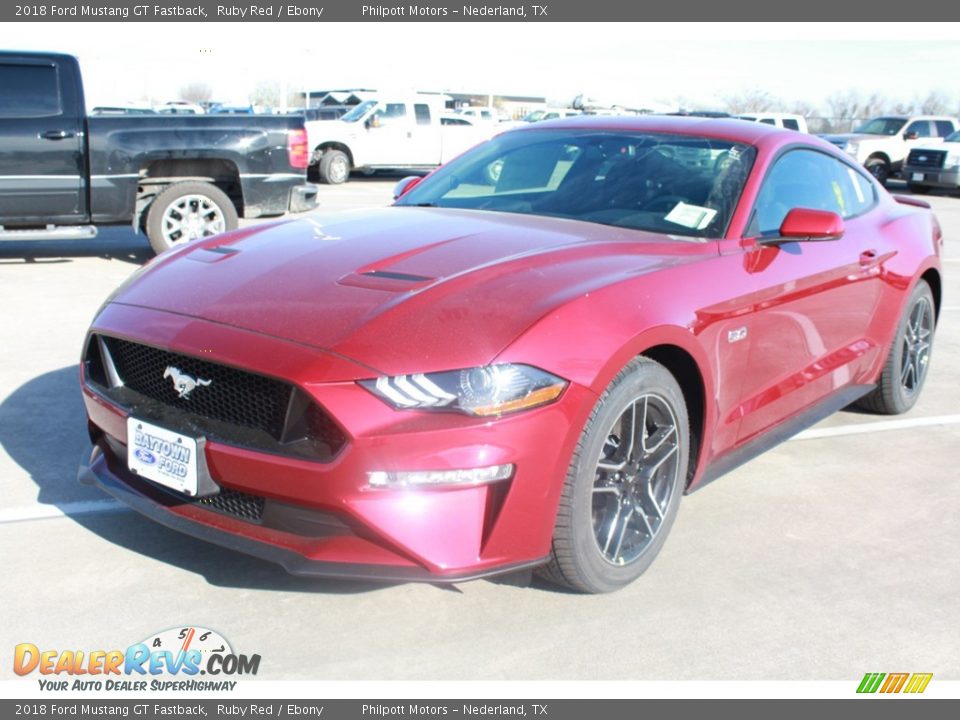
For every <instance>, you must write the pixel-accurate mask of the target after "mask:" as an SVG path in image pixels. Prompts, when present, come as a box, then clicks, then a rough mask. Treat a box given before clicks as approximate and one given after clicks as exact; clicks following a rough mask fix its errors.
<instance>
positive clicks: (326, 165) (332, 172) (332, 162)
mask: <svg viewBox="0 0 960 720" xmlns="http://www.w3.org/2000/svg"><path fill="white" fill-rule="evenodd" d="M349 178H350V158H348V157H347V154H346V153H345V152H342V151H340V150H327V151H326V152H325V153H324V154H323V157H322V158H320V182H323V183H326V184H327V185H342V184H343V183H345V182H346V181H347V180H348V179H349Z"/></svg>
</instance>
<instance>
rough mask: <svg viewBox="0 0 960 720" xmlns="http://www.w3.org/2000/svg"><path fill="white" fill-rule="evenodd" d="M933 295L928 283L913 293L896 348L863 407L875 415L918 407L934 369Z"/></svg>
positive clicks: (893, 347)
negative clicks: (931, 364) (921, 394)
mask: <svg viewBox="0 0 960 720" xmlns="http://www.w3.org/2000/svg"><path fill="white" fill-rule="evenodd" d="M935 322H936V321H935V318H934V304H933V293H932V292H931V291H930V286H929V285H927V283H926V282H925V281H924V280H921V281H920V282H918V283H917V286H916V287H915V288H914V289H913V292H912V293H911V294H910V300H909V302H907V307H906V310H904V313H903V317H902V318H900V324H899V325H898V326H897V334H896V335H895V336H894V339H893V346H892V347H891V348H890V354H889V355H887V361H886V363H884V366H883V373H882V374H881V375H880V383H879V384H878V385H877V387H876V389H875V390H874V391H873V392H871V393H870V394H869V395H867V396H866V397H865V398H863V399H862V400H861V401H860V402H859V405H860V406H861V407H863V408H865V409H866V410H870V411H871V412H875V413H881V414H884V415H898V414H900V413H903V412H906V411H907V410H909V409H910V408H912V407H913V406H914V404H916V402H917V398H919V397H920V391H921V390H922V389H923V383H924V381H925V380H926V379H927V370H928V369H929V367H930V352H931V351H932V350H933V335H934V330H935V328H934V324H935Z"/></svg>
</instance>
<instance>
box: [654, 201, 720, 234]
mask: <svg viewBox="0 0 960 720" xmlns="http://www.w3.org/2000/svg"><path fill="white" fill-rule="evenodd" d="M716 215H717V211H716V210H713V209H711V208H705V207H701V206H700V205H688V204H687V203H685V202H678V203H677V204H676V205H674V206H673V210H671V211H670V212H669V213H667V215H666V216H665V217H664V218H663V219H664V220H666V221H667V222H672V223H675V224H676V225H683V226H684V227H688V228H691V229H692V230H703V229H704V228H705V227H707V225H709V224H710V223H711V221H712V220H713V218H715V217H716Z"/></svg>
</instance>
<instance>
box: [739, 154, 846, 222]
mask: <svg viewBox="0 0 960 720" xmlns="http://www.w3.org/2000/svg"><path fill="white" fill-rule="evenodd" d="M842 169H843V168H842V165H841V164H840V163H839V162H838V161H836V160H834V159H833V158H831V157H829V156H827V155H824V154H823V153H819V152H816V151H813V150H791V151H789V152H787V153H786V154H784V155H783V156H781V157H780V159H778V160H777V162H776V164H775V165H774V166H773V168H772V169H771V170H770V172H769V173H768V174H767V177H766V178H765V179H764V181H763V187H762V188H761V189H760V193H759V194H758V195H757V202H756V204H755V205H754V217H753V222H752V223H751V228H752V229H754V233H758V234H760V235H766V236H772V235H776V234H777V233H778V232H779V230H780V225H781V224H782V223H783V219H784V218H785V217H786V216H787V213H788V212H790V211H791V210H793V209H794V208H808V209H811V210H829V211H830V212H835V213H837V214H839V215H840V216H841V217H849V216H850V215H851V214H852V213H851V212H850V208H848V205H849V202H848V200H847V188H846V187H845V185H849V184H850V183H851V180H850V179H849V178H848V177H847V178H845V177H844V176H843V175H842V173H841V171H842Z"/></svg>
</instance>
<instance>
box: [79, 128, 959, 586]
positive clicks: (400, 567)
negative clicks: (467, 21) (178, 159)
mask: <svg viewBox="0 0 960 720" xmlns="http://www.w3.org/2000/svg"><path fill="white" fill-rule="evenodd" d="M398 194H399V195H400V198H399V200H398V201H397V202H396V203H395V205H394V206H392V207H389V208H384V209H381V210H373V211H363V212H345V213H340V214H331V215H328V216H317V217H316V218H315V219H312V220H299V221H289V222H283V223H280V224H276V225H272V226H260V227H256V228H251V229H247V230H240V231H237V232H232V233H228V234H225V235H221V236H219V237H215V238H211V239H209V240H205V241H202V242H195V243H190V244H186V245H183V246H181V247H179V248H178V249H175V250H173V251H172V252H170V253H168V254H166V255H164V256H161V257H160V258H158V259H157V260H156V261H155V262H153V263H151V264H150V265H149V266H148V267H146V268H144V269H143V270H142V271H140V272H137V273H136V274H135V277H133V278H131V280H130V281H128V282H127V283H126V284H125V285H124V286H123V287H121V288H120V289H119V290H118V291H117V292H116V293H114V295H113V296H112V297H111V298H110V299H109V301H108V302H107V303H106V304H105V305H104V307H103V308H102V310H101V311H100V313H99V314H98V316H97V318H96V320H95V322H94V324H93V327H92V328H91V330H90V334H89V336H88V339H87V343H86V346H85V349H84V351H83V353H84V354H83V363H82V384H83V394H84V400H85V402H86V409H87V413H88V415H89V429H90V435H91V438H92V440H93V442H94V445H95V447H94V449H93V452H92V455H91V457H90V461H89V463H88V464H86V465H85V466H84V467H83V468H81V479H82V480H84V481H86V482H93V483H96V484H97V485H99V486H100V487H102V488H103V489H104V490H106V491H107V492H109V493H111V494H112V495H114V496H116V497H118V498H120V499H121V500H123V501H124V502H126V503H128V504H130V505H131V506H133V507H134V508H135V509H137V510H139V511H140V512H142V513H144V514H146V515H148V516H149V517H152V518H154V519H155V520H157V521H159V522H161V523H163V524H165V525H168V526H170V527H172V528H176V529H178V530H182V531H183V532H186V533H189V534H191V535H194V536H196V537H198V538H203V539H206V540H210V541H213V542H216V543H220V544H222V545H226V546H228V547H231V548H235V549H237V550H240V551H243V552H246V553H250V554H252V555H257V556H260V557H263V558H267V559H270V560H273V561H276V562H279V563H282V564H283V565H284V566H285V567H286V568H287V569H288V570H289V571H290V572H293V573H298V574H304V575H328V576H354V577H373V578H383V579H390V580H405V579H411V580H413V579H419V580H430V581H453V580H463V579H468V578H475V577H480V576H484V575H489V574H492V573H498V572H504V571H509V570H512V569H516V568H522V567H531V566H537V567H539V568H540V569H541V571H542V572H543V573H544V574H545V575H546V576H547V577H548V578H550V579H552V580H554V581H556V582H559V583H562V584H566V585H568V586H571V587H573V588H576V589H578V590H582V591H587V592H605V591H611V590H615V589H617V588H619V587H622V586H623V585H625V584H627V583H629V582H630V581H632V580H633V579H635V578H636V577H637V576H638V575H640V574H641V573H642V572H643V571H644V570H645V569H646V568H647V567H648V566H649V565H650V563H651V562H652V561H653V559H654V557H655V556H656V554H657V553H658V552H659V550H660V548H661V546H662V544H663V542H664V540H665V538H666V536H667V533H668V531H669V530H670V526H671V524H672V523H673V521H674V518H675V517H676V514H677V509H678V506H679V503H680V498H681V496H682V495H683V494H684V493H687V492H690V491H691V490H694V489H696V488H699V487H702V486H703V485H704V484H706V483H708V482H709V481H711V480H713V479H715V478H717V477H718V476H720V475H722V474H723V473H725V472H727V471H729V470H731V469H732V468H734V467H736V466H737V465H739V464H741V463H743V462H745V461H746V460H748V459H749V458H750V457H752V456H755V455H756V454H758V453H760V452H762V451H764V450H766V449H768V448H770V447H771V446H773V445H775V444H776V443H778V442H780V441H782V440H783V439H785V438H787V437H789V436H790V435H792V434H793V433H795V432H797V431H798V430H800V429H802V428H804V427H806V426H808V425H810V424H811V423H813V422H815V421H817V420H819V419H821V418H823V417H824V416H826V415H827V414H829V413H832V412H834V411H836V410H839V409H840V408H843V407H844V406H846V405H849V404H851V403H854V402H857V403H859V404H860V405H862V406H863V407H866V408H868V409H870V410H872V411H875V412H881V413H899V412H903V411H905V410H907V409H909V408H910V407H911V406H912V405H913V404H914V402H915V401H916V399H917V396H918V394H919V393H920V390H921V388H922V386H923V382H924V378H925V377H926V374H927V369H928V365H929V360H930V350H931V343H932V341H933V333H934V327H935V323H936V318H937V312H938V310H939V306H940V294H941V266H940V260H939V255H940V252H941V245H942V238H941V233H940V228H939V226H938V224H937V222H936V219H935V218H934V216H933V214H932V213H931V212H930V210H929V208H928V207H927V206H926V205H925V204H923V203H922V202H919V201H913V200H911V199H909V198H894V197H892V196H891V195H889V194H888V193H887V192H886V191H885V190H884V189H883V188H881V187H880V186H879V185H877V183H876V182H874V181H873V179H872V178H871V177H870V176H869V175H867V174H865V172H864V171H863V169H862V168H861V167H859V166H858V165H856V164H854V163H853V162H852V161H850V160H849V159H848V158H846V157H845V156H844V155H843V154H841V153H839V152H837V151H835V150H834V148H832V147H831V146H830V145H828V144H827V143H825V142H821V141H819V140H817V139H816V138H813V137H810V136H806V135H800V134H797V133H792V132H787V131H780V130H775V129H772V128H768V127H766V126H764V125H760V124H756V123H746V122H742V121H738V120H701V119H694V118H648V119H626V120H625V119H622V118H609V119H597V118H580V119H576V120H567V121H562V122H559V123H552V124H551V123H546V124H542V125H541V124H538V125H535V126H531V127H529V128H524V129H519V130H514V131H511V132H507V133H505V134H502V135H500V136H498V137H496V138H494V139H493V140H491V141H489V142H487V143H485V144H483V145H480V146H478V147H477V148H474V149H473V150H471V151H469V152H467V153H466V154H464V155H463V156H461V157H460V158H458V159H456V160H454V161H452V162H451V163H449V164H448V165H446V166H444V167H442V168H440V169H439V170H437V171H435V172H434V173H432V174H431V175H430V176H428V177H427V178H426V179H424V180H422V181H421V182H417V180H416V179H409V180H407V181H403V182H402V183H401V184H400V185H399V186H398Z"/></svg>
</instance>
